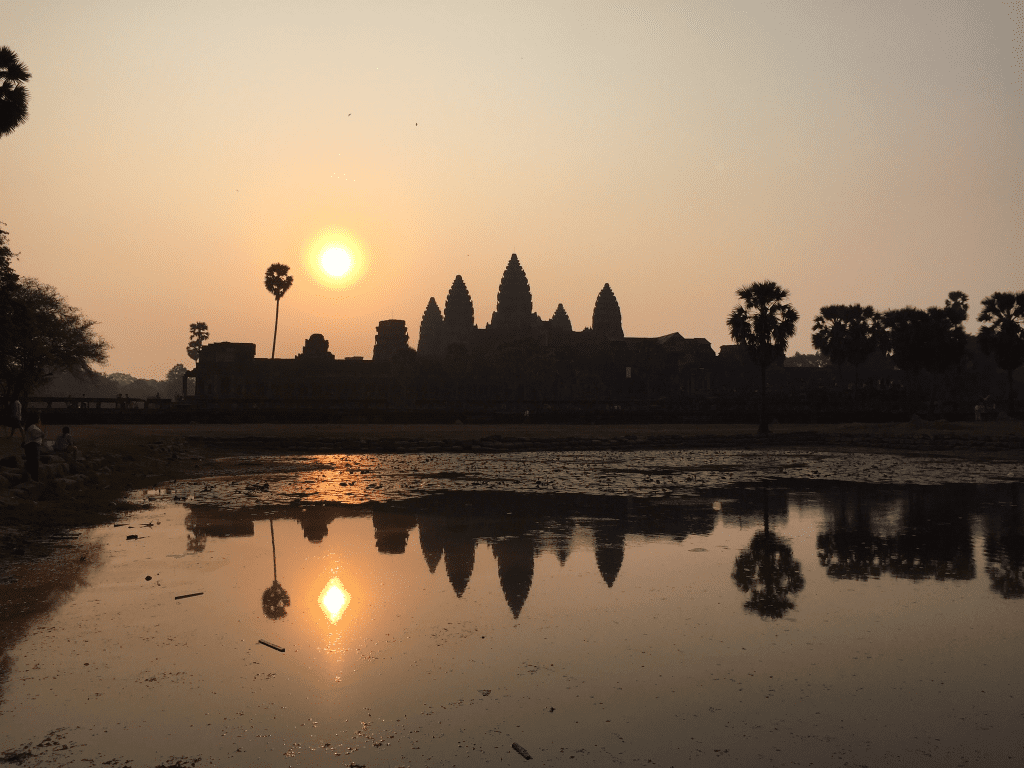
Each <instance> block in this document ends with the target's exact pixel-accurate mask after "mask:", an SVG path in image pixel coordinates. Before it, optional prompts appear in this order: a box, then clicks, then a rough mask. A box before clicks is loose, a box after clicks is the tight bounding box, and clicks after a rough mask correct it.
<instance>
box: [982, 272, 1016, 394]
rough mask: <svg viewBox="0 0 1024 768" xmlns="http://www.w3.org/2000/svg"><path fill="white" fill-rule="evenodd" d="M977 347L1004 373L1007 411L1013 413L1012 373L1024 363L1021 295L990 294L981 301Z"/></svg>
mask: <svg viewBox="0 0 1024 768" xmlns="http://www.w3.org/2000/svg"><path fill="white" fill-rule="evenodd" d="M978 320H979V322H981V323H982V326H981V328H979V329H978V344H979V345H980V346H981V350H982V351H983V352H984V353H985V354H986V355H992V356H993V357H995V359H996V365H998V366H999V367H1000V368H1002V369H1003V370H1004V371H1006V381H1007V385H1008V386H1009V390H1008V393H1009V396H1008V403H1009V404H1008V405H1007V411H1008V412H1009V413H1013V399H1014V398H1013V394H1014V393H1013V372H1014V371H1015V370H1016V369H1017V368H1019V367H1020V365H1021V364H1022V363H1024V292H1021V293H998V292H997V293H993V294H992V295H991V296H989V297H988V298H986V299H984V300H983V301H982V302H981V314H979V315H978Z"/></svg>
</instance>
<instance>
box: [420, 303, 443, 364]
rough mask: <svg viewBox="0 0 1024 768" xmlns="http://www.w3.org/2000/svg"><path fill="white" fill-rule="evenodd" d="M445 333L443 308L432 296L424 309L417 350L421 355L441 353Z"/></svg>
mask: <svg viewBox="0 0 1024 768" xmlns="http://www.w3.org/2000/svg"><path fill="white" fill-rule="evenodd" d="M443 334H444V318H443V317H442V316H441V308H440V307H439V306H437V302H436V301H435V300H434V297H433V296H431V297H430V301H428V302H427V308H426V309H425V310H423V319H422V320H420V338H419V342H418V343H417V345H416V351H417V352H419V353H420V354H421V355H439V354H441V353H442V352H443V351H444V350H443V349H441V341H442V337H443Z"/></svg>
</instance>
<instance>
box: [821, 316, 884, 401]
mask: <svg viewBox="0 0 1024 768" xmlns="http://www.w3.org/2000/svg"><path fill="white" fill-rule="evenodd" d="M877 320H878V315H877V314H875V310H874V309H873V308H872V307H862V306H861V305H860V304H853V305H849V306H848V305H845V304H834V305H832V306H828V307H822V308H821V313H820V314H819V315H818V316H817V317H815V318H814V333H813V335H812V336H811V344H813V345H814V348H815V349H816V350H818V351H819V352H821V353H822V354H823V355H825V356H826V357H827V358H828V359H829V361H831V363H832V365H834V366H835V367H836V368H840V369H841V368H842V366H843V363H850V365H852V366H853V402H854V405H855V406H856V403H857V385H858V381H857V371H858V369H859V368H860V365H861V363H863V362H864V361H865V360H867V359H868V357H870V356H871V353H872V352H874V351H875V350H876V349H878V343H879V330H878V328H877V327H876V321H877Z"/></svg>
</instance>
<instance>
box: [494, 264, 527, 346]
mask: <svg viewBox="0 0 1024 768" xmlns="http://www.w3.org/2000/svg"><path fill="white" fill-rule="evenodd" d="M532 321H533V295H532V294H531V293H530V281H529V280H527V279H526V272H525V271H524V270H523V267H522V265H521V264H520V263H519V257H518V256H516V255H515V254H514V253H513V254H512V258H511V259H509V260H508V266H506V267H505V273H504V274H503V275H502V276H501V285H499V286H498V307H497V309H495V310H494V314H492V315H491V328H493V329H494V330H501V331H504V330H519V329H523V328H527V327H529V326H530V325H531V323H532Z"/></svg>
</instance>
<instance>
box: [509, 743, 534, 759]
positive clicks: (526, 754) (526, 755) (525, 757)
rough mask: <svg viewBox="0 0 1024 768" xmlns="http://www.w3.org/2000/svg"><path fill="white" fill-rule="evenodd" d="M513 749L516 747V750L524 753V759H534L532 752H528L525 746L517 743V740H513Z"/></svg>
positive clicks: (521, 753)
mask: <svg viewBox="0 0 1024 768" xmlns="http://www.w3.org/2000/svg"><path fill="white" fill-rule="evenodd" d="M512 749H514V750H515V751H516V752H518V753H519V754H520V755H522V756H523V759H524V760H533V758H532V757H530V753H529V752H527V751H526V749H525V748H523V747H521V746H519V745H518V744H516V742H514V741H513V742H512Z"/></svg>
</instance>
